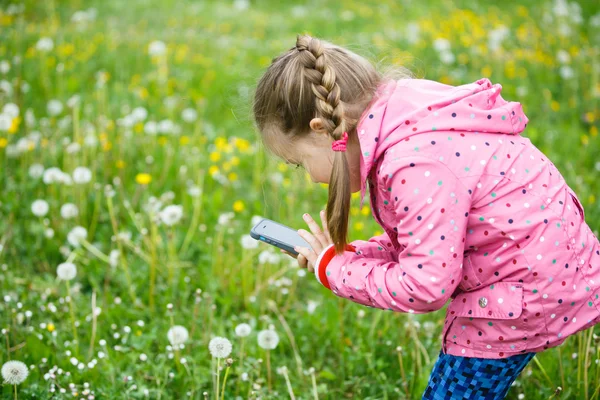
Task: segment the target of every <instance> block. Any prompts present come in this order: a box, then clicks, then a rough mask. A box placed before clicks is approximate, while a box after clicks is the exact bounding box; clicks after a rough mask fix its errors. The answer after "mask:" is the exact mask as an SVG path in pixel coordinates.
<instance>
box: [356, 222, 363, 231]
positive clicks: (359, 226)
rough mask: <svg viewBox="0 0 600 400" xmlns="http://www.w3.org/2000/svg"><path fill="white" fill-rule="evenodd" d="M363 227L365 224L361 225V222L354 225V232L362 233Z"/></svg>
mask: <svg viewBox="0 0 600 400" xmlns="http://www.w3.org/2000/svg"><path fill="white" fill-rule="evenodd" d="M364 227H365V224H363V223H362V222H355V223H354V230H356V231H362V230H363V228H364Z"/></svg>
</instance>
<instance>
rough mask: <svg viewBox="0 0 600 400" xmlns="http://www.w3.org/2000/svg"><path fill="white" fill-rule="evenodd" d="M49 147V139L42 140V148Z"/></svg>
mask: <svg viewBox="0 0 600 400" xmlns="http://www.w3.org/2000/svg"><path fill="white" fill-rule="evenodd" d="M46 146H48V139H46V138H44V139H42V147H46Z"/></svg>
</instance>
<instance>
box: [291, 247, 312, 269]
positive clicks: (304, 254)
mask: <svg viewBox="0 0 600 400" xmlns="http://www.w3.org/2000/svg"><path fill="white" fill-rule="evenodd" d="M294 250H296V251H297V252H298V253H299V254H298V264H299V265H300V266H301V267H302V268H307V267H308V264H309V263H310V264H311V265H314V264H315V261H316V260H317V257H316V256H315V253H314V251H312V250H311V249H308V248H306V247H298V246H296V247H294Z"/></svg>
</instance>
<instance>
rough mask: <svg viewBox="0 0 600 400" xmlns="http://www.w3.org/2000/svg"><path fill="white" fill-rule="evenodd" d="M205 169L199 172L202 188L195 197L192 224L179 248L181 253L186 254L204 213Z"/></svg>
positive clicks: (199, 184) (199, 183)
mask: <svg viewBox="0 0 600 400" xmlns="http://www.w3.org/2000/svg"><path fill="white" fill-rule="evenodd" d="M204 177H205V173H204V170H200V172H199V174H198V187H199V188H200V195H199V196H198V197H195V198H194V214H193V215H192V222H190V226H189V228H188V231H187V233H186V234H185V239H183V244H182V245H181V248H180V249H179V255H180V256H181V255H182V254H184V253H185V252H186V250H187V248H188V246H189V244H190V243H191V241H192V239H193V238H194V234H195V233H196V231H197V230H198V229H197V226H198V222H199V219H200V215H201V214H202V213H201V211H202V194H203V192H204Z"/></svg>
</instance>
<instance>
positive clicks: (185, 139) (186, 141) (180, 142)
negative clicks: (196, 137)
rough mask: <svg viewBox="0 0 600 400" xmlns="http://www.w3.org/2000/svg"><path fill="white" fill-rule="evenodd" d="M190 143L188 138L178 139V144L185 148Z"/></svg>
mask: <svg viewBox="0 0 600 400" xmlns="http://www.w3.org/2000/svg"><path fill="white" fill-rule="evenodd" d="M189 142H190V138H189V137H188V136H182V137H180V138H179V144H180V145H182V146H185V145H186V144H188V143H189Z"/></svg>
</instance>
